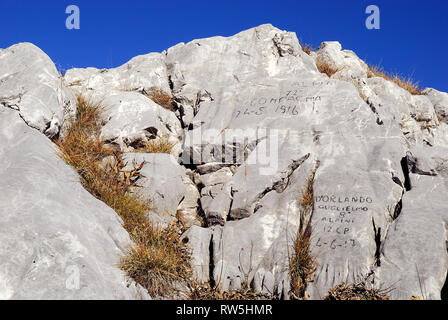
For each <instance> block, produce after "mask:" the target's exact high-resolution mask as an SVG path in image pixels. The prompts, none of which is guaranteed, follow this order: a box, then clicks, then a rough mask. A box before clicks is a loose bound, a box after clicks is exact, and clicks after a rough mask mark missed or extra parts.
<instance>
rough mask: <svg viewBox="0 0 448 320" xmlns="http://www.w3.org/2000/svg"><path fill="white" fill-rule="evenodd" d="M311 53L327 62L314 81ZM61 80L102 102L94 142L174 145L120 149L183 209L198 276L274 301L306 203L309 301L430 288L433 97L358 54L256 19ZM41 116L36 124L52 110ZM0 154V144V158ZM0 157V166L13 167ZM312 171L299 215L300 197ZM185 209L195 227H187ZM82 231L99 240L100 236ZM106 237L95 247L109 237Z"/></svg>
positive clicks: (435, 283) (438, 205) (437, 112)
mask: <svg viewBox="0 0 448 320" xmlns="http://www.w3.org/2000/svg"><path fill="white" fill-rule="evenodd" d="M7 50H8V49H7ZM3 56H4V51H1V52H0V59H2V57H3ZM50 62H51V61H50ZM316 63H325V64H328V65H330V66H332V67H334V68H336V69H337V70H338V71H337V72H336V73H335V74H334V75H332V76H331V77H330V78H329V77H328V76H327V75H325V74H321V73H320V72H318V69H317V66H316ZM39 68H41V67H39ZM42 68H45V67H42ZM0 70H2V69H1V67H0ZM8 70H9V69H8ZM39 70H40V69H39ZM8 72H9V73H12V72H10V71H7V72H4V73H5V74H6V76H3V78H2V77H0V93H2V92H12V91H14V90H16V89H14V90H12V89H11V88H12V87H14V88H15V87H16V86H17V81H18V80H17V81H16V80H14V81H13V82H8V81H10V80H8V79H10V77H9V73H8ZM0 74H1V73H0ZM11 77H13V76H11ZM2 79H6V80H4V81H6V83H9V84H8V86H9V87H7V90H6V89H4V88H3V87H2ZM18 79H20V78H18ZM64 83H65V85H67V86H68V87H70V88H72V89H76V90H79V91H81V92H84V93H87V94H90V95H91V96H92V97H93V99H95V100H96V101H100V100H101V101H104V102H107V105H108V106H109V109H107V110H105V113H104V115H105V123H104V127H103V129H102V135H103V138H104V139H105V140H107V141H108V142H110V143H117V144H119V145H120V146H121V147H122V149H124V150H125V151H132V148H133V147H132V146H133V144H135V143H137V142H139V141H146V140H147V139H149V138H150V137H149V135H154V130H153V129H150V130H147V129H148V128H150V127H151V128H156V129H157V132H158V133H160V135H162V134H163V135H166V136H168V137H169V138H170V139H171V140H172V141H175V140H176V141H177V142H178V149H176V151H175V152H174V154H173V156H170V155H164V154H132V153H129V154H126V159H127V160H129V163H131V162H132V159H135V160H137V161H143V160H145V161H147V162H148V163H147V165H145V167H144V169H143V172H142V173H143V174H144V175H145V177H146V178H144V179H142V180H141V183H142V184H143V188H142V189H141V191H142V192H143V193H144V194H145V195H146V196H147V197H149V198H151V199H152V201H153V203H154V204H155V207H156V210H154V212H151V213H148V215H149V217H150V218H152V219H154V221H159V222H160V223H162V224H166V223H168V222H170V221H172V220H173V219H174V217H175V216H176V214H177V213H178V211H180V212H182V213H183V214H184V217H186V219H185V221H186V224H187V226H191V227H190V228H189V229H188V230H187V231H186V233H185V234H184V235H183V237H184V240H185V241H186V242H187V244H188V246H189V247H190V249H191V251H192V267H193V273H194V277H195V278H196V279H198V280H199V281H200V282H206V281H208V280H209V279H210V278H213V279H214V281H215V282H216V283H217V284H218V285H220V286H222V287H223V289H224V290H227V289H238V288H240V287H241V286H242V285H243V284H244V283H245V282H248V283H250V284H251V285H252V286H253V287H254V289H255V290H257V291H263V292H265V293H269V294H273V295H275V296H278V297H281V298H284V299H288V298H289V296H290V295H289V290H290V275H289V270H288V269H289V257H290V254H291V252H290V250H291V245H292V244H293V241H294V237H295V233H296V230H297V228H298V224H299V221H300V219H301V218H303V216H304V215H306V217H309V218H310V219H311V253H312V254H313V256H314V257H315V259H316V261H317V264H318V265H317V269H316V272H315V274H314V276H313V282H310V283H309V284H308V287H307V294H308V295H309V297H310V298H311V299H320V298H321V297H323V296H324V295H325V294H326V293H327V291H328V290H329V289H330V288H332V287H333V286H335V285H338V284H340V283H341V282H348V283H353V282H358V281H361V280H363V279H365V278H368V279H369V281H370V283H372V285H374V286H376V287H378V288H390V289H391V297H392V298H393V299H409V298H410V297H411V296H412V295H416V296H420V297H421V298H424V299H440V298H441V290H442V287H443V286H444V285H445V287H446V274H447V269H448V257H447V245H446V241H447V238H446V234H447V229H446V225H447V220H448V213H447V208H448V205H447V204H446V201H445V198H446V193H447V191H448V156H447V155H448V123H447V121H446V115H447V105H448V104H447V101H448V99H447V96H448V95H447V94H446V93H443V92H439V91H437V90H435V89H426V90H424V92H423V93H424V94H423V95H412V94H411V93H409V92H408V91H406V90H404V89H402V88H400V87H399V86H398V85H397V84H395V83H393V82H391V81H388V80H386V79H383V78H380V77H368V66H367V64H366V63H365V62H363V61H362V60H361V59H359V58H358V57H357V56H356V54H355V53H354V52H353V51H350V50H343V49H342V45H341V44H340V43H338V42H324V43H323V44H322V45H321V46H320V47H319V49H318V50H317V51H316V52H312V53H311V54H310V55H307V54H306V53H304V52H303V51H302V48H301V46H300V44H299V42H298V40H297V37H296V35H295V34H294V33H292V32H287V31H281V30H279V29H277V28H275V27H273V26H271V25H261V26H259V27H256V28H252V29H249V30H245V31H242V32H240V33H238V34H236V35H234V36H232V37H212V38H207V39H198V40H193V41H191V42H189V43H180V44H178V45H176V46H174V47H172V48H169V49H168V50H167V51H165V52H163V53H161V54H158V53H152V54H148V55H143V56H139V57H136V58H134V59H132V60H131V61H130V62H128V63H127V64H125V65H123V66H121V67H118V68H115V69H111V70H98V69H94V68H87V69H72V70H70V71H68V72H67V74H66V75H65V77H64ZM32 85H33V86H34V82H33V84H32ZM36 87H38V86H37V85H36ZM51 87H52V88H53V89H54V88H55V86H54V85H52V86H51ZM153 87H159V88H161V89H162V90H164V91H166V92H167V93H170V94H172V95H173V96H174V100H175V101H176V104H177V107H176V110H175V112H172V111H168V110H166V109H163V108H162V107H160V106H157V105H156V104H154V103H153V102H151V101H150V100H149V99H148V98H147V97H145V96H143V95H142V94H141V92H143V91H144V90H149V89H151V88H153ZM62 88H63V89H62V90H63V91H64V92H65V90H66V89H64V86H63V85H62ZM2 90H3V91H2ZM128 90H130V91H135V92H129V91H128ZM139 92H140V93H139ZM8 94H9V93H8ZM0 96H1V94H0ZM11 97H12V95H10V96H9V98H8V101H9V102H7V103H3V101H6V100H5V99H3V98H2V99H3V100H1V101H2V104H3V105H5V106H8V107H10V108H9V109H7V108H4V110H7V112H10V113H11V112H13V111H11V110H10V109H11V108H15V109H20V112H22V108H17V107H16V105H15V103H14V101H13V100H14V99H13V97H12V98H11ZM11 101H13V102H11ZM58 101H59V100H58ZM60 105H61V103H60V102H59V104H56V107H59V106H60ZM56 107H55V108H56ZM40 109H42V110H46V109H45V108H40ZM23 110H26V108H25V109H23ZM57 110H59V109H57ZM62 110H64V108H62ZM4 112H6V111H4ZM21 115H22V114H21ZM64 116H65V113H64V112H62V114H61V117H62V118H58V121H62V120H61V119H63V117H64ZM22 117H23V118H24V119H25V117H24V116H23V115H22ZM33 119H34V118H33ZM36 119H37V118H36ZM45 119H47V120H45V121H43V122H42V123H45V128H46V127H47V125H48V123H49V122H48V119H50V120H51V117H50V116H46V118H45ZM25 120H26V119H25ZM27 122H28V121H27ZM28 123H29V122H28ZM23 126H24V127H25V128H27V127H26V126H25V125H23ZM35 127H36V126H35ZM50 127H51V121H50ZM41 131H43V132H45V130H41ZM50 131H51V130H50ZM51 132H53V131H51ZM51 134H52V133H50V134H49V133H48V132H47V135H51ZM3 135H4V136H7V134H6V133H3ZM35 135H37V136H38V134H37V132H36V133H35ZM39 137H40V138H39V139H45V138H44V137H43V136H39ZM11 139H12V138H10V140H9V141H12V140H11ZM36 139H37V138H36ZM11 143H12V142H8V144H7V146H8V148H11V146H10V145H11ZM30 147H31V146H30ZM2 148H5V147H4V146H2V145H0V151H3V150H2ZM16 148H17V150H18V148H19V147H16ZM20 148H22V146H21V147H20ZM42 152H44V151H42ZM180 152H182V153H181V156H180V157H179V159H178V160H177V155H178V154H179V153H180ZM1 154H2V155H3V154H5V153H4V152H2V153H1ZM21 156H23V155H22V154H21ZM11 159H15V158H14V157H13V156H12V155H8V156H3V157H1V156H0V161H1V162H0V164H1V163H10V162H11ZM20 159H22V158H20ZM23 159H28V158H27V157H25V156H23ZM23 161H31V160H29V159H28V160H23ZM42 165H43V164H42ZM4 167H5V166H1V167H0V175H5V174H6V177H8V175H9V176H12V175H11V174H9V173H5V172H6V171H4V169H3V168H4ZM6 167H7V166H6ZM37 169H39V168H36V170H37ZM2 170H3V171H2ZM31 172H35V171H34V169H33V170H32V171H31ZM47 172H48V170H47ZM313 172H314V182H313V188H314V210H313V211H312V214H311V213H310V212H308V211H306V210H305V209H304V208H303V206H302V205H301V203H300V200H301V199H302V192H303V190H304V188H305V186H306V185H307V181H308V179H309V177H310V175H311V174H312V173H313ZM46 174H48V173H46ZM71 174H73V173H71ZM61 175H62V174H61ZM64 176H65V173H64ZM66 176H67V177H71V176H70V174H69V173H67V174H66ZM59 177H60V176H59V175H58V176H57V177H55V178H48V177H47V176H45V178H44V179H45V180H44V181H45V182H47V181H50V182H48V183H47V184H46V185H45V186H47V185H51V183H52V182H51V181H53V180H54V181H56V182H54V183H61V182H60V180H61V178H59ZM52 179H53V180H52ZM8 181H11V182H10V183H8V184H7V186H9V189H12V190H14V191H9V192H16V190H17V188H16V187H15V183H17V182H15V180H8ZM64 185H65V184H64ZM9 189H6V190H9ZM67 192H69V191H67ZM0 197H1V196H0ZM12 198H13V196H12V195H9V194H7V198H5V199H8V201H9V202H6V203H7V205H6V209H5V212H6V210H11V208H13V209H14V210H16V209H15V207H14V206H16V204H15V203H16V202H13V201H12V200H10V199H12ZM45 199H47V198H45ZM42 201H43V202H42V203H43V205H45V206H50V207H51V206H52V202H49V200H42ZM89 201H91V202H92V203H95V204H92V205H90V202H89ZM0 203H1V202H0ZM38 203H39V202H38ZM95 205H97V206H100V204H98V202H97V201H96V200H94V199H93V198H92V199H90V200H86V201H84V202H83V206H89V208H90V206H92V208H93V207H95ZM83 208H85V207H83ZM14 210H13V211H14ZM70 210H72V209H71V207H69V208H67V209H66V210H65V211H70ZM73 210H74V211H75V212H76V213H77V211H76V209H73ZM65 211H64V213H65ZM66 214H71V212H69V213H66ZM84 214H88V213H84ZM163 215H166V216H163ZM198 215H201V218H202V219H204V224H203V226H207V227H199V226H198V224H199V223H198V221H199V219H198ZM76 217H77V219H78V218H79V219H84V218H85V219H87V220H88V219H89V218H88V217H84V216H82V215H81V216H79V214H76ZM98 217H99V216H98ZM98 217H97V218H98ZM114 217H115V218H116V216H114ZM90 220H91V219H90ZM76 221H78V220H76ZM104 223H105V224H104V225H108V224H107V223H109V222H104ZM104 225H103V224H101V226H100V225H98V228H102V227H104ZM30 226H33V224H30ZM73 228H75V227H73ZM117 228H118V229H119V230H121V229H120V227H118V226H117ZM48 230H50V228H48ZM114 230H115V229H114ZM84 231H85V230H84ZM8 232H9V233H11V231H8ZM8 232H7V231H5V234H8ZM73 232H75V231H73ZM117 232H118V231H117ZM120 232H123V230H121V231H120ZM88 235H90V233H86V234H85V236H86V237H87V236H88ZM91 236H92V237H95V239H98V238H99V237H101V232H99V233H98V234H96V233H95V234H94V235H93V234H92V235H91ZM111 237H112V236H111ZM123 237H125V235H123ZM5 239H7V238H6V237H5ZM120 239H121V238H120ZM126 239H128V238H126ZM186 239H188V241H187V240H186ZM97 241H106V240H97ZM123 241H124V240H123ZM126 241H128V240H126ZM126 241H124V242H126ZM113 242H114V244H111V246H110V247H108V249H107V250H109V249H110V250H112V249H113V248H115V247H114V245H115V246H121V245H117V243H121V242H117V241H115V240H114V241H113ZM104 245H105V244H104ZM92 246H94V245H93V244H92ZM102 246H103V244H101V245H100V246H99V247H101V250H102V251H101V254H100V255H99V256H98V257H97V256H96V255H95V258H96V259H100V258H101V259H103V258H102V257H104V259H106V258H107V259H111V260H113V257H116V255H114V254H113V253H109V252H108V251H107V250H105V249H104V248H102ZM107 246H109V244H107ZM89 248H90V247H89ZM26 250H27V249H26V247H24V249H23V250H22V251H23V252H25V251H26ZM64 250H65V249H64ZM92 250H100V249H98V248H95V249H92ZM112 251H113V250H112ZM10 252H11V251H7V253H6V255H11V253H10ZM64 252H65V251H64ZM68 252H71V251H68ZM92 252H95V251H92ZM106 256H107V257H106ZM101 261H103V260H101ZM108 261H109V260H108ZM101 263H103V262H101ZM8 268H10V267H8ZM15 269H17V270H18V269H19V268H15ZM15 269H14V270H15ZM1 270H2V269H0V271H1ZM8 270H9V269H8ZM111 270H116V269H111ZM9 272H10V271H9ZM110 272H111V274H112V273H113V272H115V271H113V272H112V271H110ZM4 274H5V273H4ZM6 274H7V276H6V277H7V278H8V279H9V278H11V279H16V278H14V277H16V276H15V275H13V276H10V275H11V274H13V273H6ZM92 274H93V273H92ZM0 275H1V273H0ZM3 277H5V276H3ZM114 277H116V276H115V275H114ZM108 279H109V278H108ZM113 279H116V278H113ZM8 281H16V280H8ZM17 281H18V280H17ZM114 281H115V280H110V282H111V283H114V284H113V285H115V282H114ZM8 283H9V282H8ZM11 283H13V282H11ZM104 283H106V282H104ZM104 283H101V285H102V286H103V285H104V286H103V287H101V288H105V284H104ZM108 283H109V282H108ZM98 285H99V284H98ZM51 286H52V285H51ZM51 286H50V287H51ZM55 286H56V285H55ZM111 286H112V284H111ZM16 287H17V285H16V284H15V283H13V284H12V285H9V287H5V288H4V289H3V292H6V294H5V295H6V296H7V297H10V296H14V294H15V293H13V294H10V293H8V292H15V291H14V290H16V289H15V288H16ZM11 288H12V289H11ZM11 290H12V291H11ZM33 290H34V289H33ZM92 290H93V289H92ZM101 290H102V289H98V290H97V291H95V293H94V294H93V293H92V294H91V295H93V296H94V295H95V294H97V292H101ZM117 290H118V291H119V289H117ZM120 290H121V289H120ZM118 291H113V292H118ZM92 292H93V291H92ZM110 292H112V291H108V293H110ZM126 292H127V291H126ZM123 294H125V293H123ZM126 294H127V293H126ZM129 294H130V295H131V296H132V294H134V292H133V291H132V293H129ZM30 295H33V292H30ZM18 296H19V297H21V296H20V295H18ZM85 296H88V294H86V295H85ZM111 297H115V296H113V295H112V294H111ZM126 297H128V296H126Z"/></svg>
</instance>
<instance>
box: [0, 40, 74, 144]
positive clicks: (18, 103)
mask: <svg viewBox="0 0 448 320" xmlns="http://www.w3.org/2000/svg"><path fill="white" fill-rule="evenodd" d="M0 106H4V107H9V108H12V109H15V110H18V112H19V114H20V116H21V117H22V118H23V120H24V121H25V122H26V123H27V124H28V125H29V126H30V127H32V128H35V129H37V130H39V131H40V132H42V133H45V135H47V136H48V137H51V138H52V137H56V136H57V135H59V133H60V130H61V128H62V130H64V129H65V127H66V125H67V120H68V119H69V118H70V117H71V116H73V115H74V113H75V111H76V98H75V96H74V94H73V93H72V92H71V91H70V90H69V89H67V88H66V87H65V86H64V85H63V84H62V76H61V75H59V73H58V71H57V70H56V67H55V65H54V63H53V61H51V59H50V58H49V57H48V56H47V55H46V54H45V53H44V52H43V51H42V50H40V49H39V48H38V47H36V46H35V45H33V44H31V43H19V44H16V45H13V46H11V47H9V48H7V49H4V50H1V51H0ZM62 134H63V132H62Z"/></svg>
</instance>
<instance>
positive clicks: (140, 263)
mask: <svg viewBox="0 0 448 320" xmlns="http://www.w3.org/2000/svg"><path fill="white" fill-rule="evenodd" d="M131 236H132V238H133V240H134V242H135V246H134V247H132V248H131V249H130V250H129V252H128V254H127V255H126V256H124V257H123V258H122V260H121V263H120V267H121V268H122V269H123V270H125V271H126V272H127V274H128V275H129V276H130V277H132V278H133V279H134V280H135V281H136V282H137V283H139V284H140V285H142V286H143V287H144V288H146V289H147V290H148V292H149V293H150V295H151V296H152V297H153V298H154V297H160V296H166V295H167V294H169V293H172V292H173V291H174V287H175V286H176V283H178V282H182V281H183V279H188V278H189V275H190V267H189V263H188V252H187V250H186V248H185V246H184V245H183V243H182V241H180V239H179V228H178V226H177V225H176V224H170V225H169V226H168V227H166V228H164V229H161V228H160V227H156V226H153V225H152V224H148V223H147V222H145V223H139V224H138V225H136V226H135V227H134V228H133V231H132V232H131Z"/></svg>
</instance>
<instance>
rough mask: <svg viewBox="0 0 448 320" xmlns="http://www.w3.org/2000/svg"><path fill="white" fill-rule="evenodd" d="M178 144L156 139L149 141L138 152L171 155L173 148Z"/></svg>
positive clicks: (161, 138)
mask: <svg viewBox="0 0 448 320" xmlns="http://www.w3.org/2000/svg"><path fill="white" fill-rule="evenodd" d="M175 145H176V144H175V143H173V142H170V141H169V140H168V138H165V137H157V138H155V139H152V140H149V141H148V142H146V143H145V144H144V146H143V147H142V148H139V149H137V150H136V151H137V152H144V153H168V154H171V152H172V151H173V148H174V146H175Z"/></svg>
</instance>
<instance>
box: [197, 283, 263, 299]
mask: <svg viewBox="0 0 448 320" xmlns="http://www.w3.org/2000/svg"><path fill="white" fill-rule="evenodd" d="M189 298H190V300H272V296H271V295H269V294H266V293H262V292H255V291H254V290H253V289H252V288H251V287H250V285H249V284H248V283H247V282H245V283H244V284H243V285H242V288H241V289H239V290H230V291H223V290H222V289H220V288H218V287H211V286H210V285H209V284H204V285H198V284H194V285H192V286H191V288H190V297H189Z"/></svg>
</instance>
